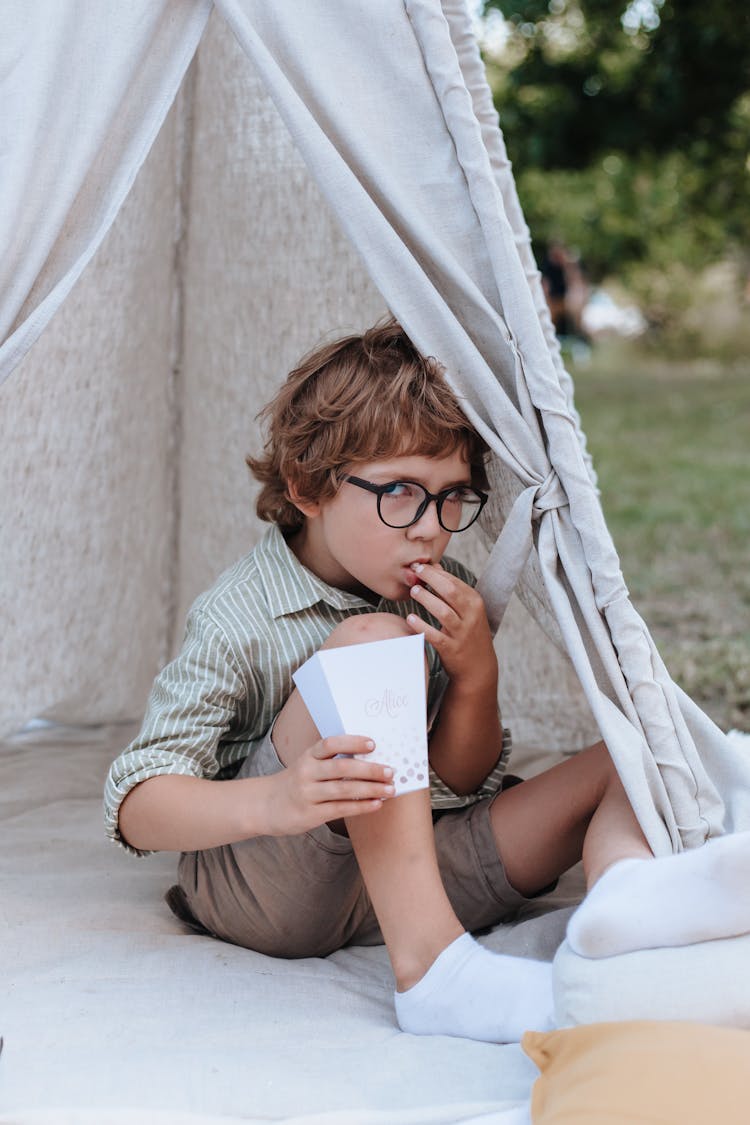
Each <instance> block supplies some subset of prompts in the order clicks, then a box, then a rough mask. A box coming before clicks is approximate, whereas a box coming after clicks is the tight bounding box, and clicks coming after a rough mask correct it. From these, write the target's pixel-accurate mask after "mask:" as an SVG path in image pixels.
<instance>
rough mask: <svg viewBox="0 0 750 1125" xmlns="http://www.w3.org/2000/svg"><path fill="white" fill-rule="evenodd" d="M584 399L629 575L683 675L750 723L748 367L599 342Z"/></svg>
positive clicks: (728, 716) (732, 723) (733, 716)
mask: <svg viewBox="0 0 750 1125" xmlns="http://www.w3.org/2000/svg"><path fill="white" fill-rule="evenodd" d="M574 377H575V384H576V403H577V406H578V409H579V411H580V413H581V418H582V422H583V427H584V430H585V432H586V434H587V436H588V446H589V449H590V450H591V453H592V456H593V459H594V465H595V466H596V469H597V472H598V475H599V484H600V488H601V493H602V505H603V507H604V511H605V514H606V517H607V523H608V525H609V528H610V530H611V532H612V536H613V539H614V542H615V545H616V547H617V549H618V552H619V555H620V559H621V563H622V569H623V574H624V576H625V581H626V583H627V584H628V587H629V589H630V591H631V594H632V597H633V600H634V602H635V604H636V607H637V608H638V609H639V611H640V612H641V613H642V615H643V616H644V618H645V620H646V621H647V622H648V625H649V628H650V629H651V630H652V632H653V635H654V638H655V640H656V642H657V645H658V646H659V649H660V651H661V653H662V656H663V657H664V659H665V662H666V664H667V667H668V668H669V670H670V672H671V673H672V675H673V676H674V677H675V679H676V680H677V682H678V683H680V684H681V686H682V687H684V688H685V689H686V690H687V691H688V693H689V694H690V695H691V696H692V697H693V698H694V699H696V700H697V701H698V702H699V703H700V704H701V706H702V707H704V708H705V709H706V710H707V712H708V714H710V715H711V717H712V718H713V719H714V720H715V721H716V722H717V723H718V724H719V725H720V726H721V727H723V728H724V729H725V730H726V729H729V728H730V727H739V728H740V729H742V730H750V572H748V567H747V543H748V536H749V535H750V477H749V476H748V474H747V471H746V465H747V433H748V421H749V420H750V366H749V365H748V362H747V359H745V360H744V361H739V362H738V363H736V364H735V365H733V366H731V367H730V366H728V365H726V364H724V363H712V362H710V361H706V360H701V361H692V362H690V361H684V360H683V361H681V362H679V363H674V362H669V361H665V360H664V358H663V355H661V356H660V357H659V358H658V359H656V358H655V357H654V355H653V354H650V353H644V352H643V350H642V347H641V345H637V346H634V345H632V344H630V345H625V344H622V343H621V344H619V345H618V346H612V345H611V346H609V347H600V348H598V349H596V350H595V352H594V357H593V362H592V364H591V365H590V366H589V367H586V368H584V369H583V370H580V371H577V372H574Z"/></svg>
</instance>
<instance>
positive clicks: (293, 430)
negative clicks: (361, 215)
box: [246, 320, 487, 534]
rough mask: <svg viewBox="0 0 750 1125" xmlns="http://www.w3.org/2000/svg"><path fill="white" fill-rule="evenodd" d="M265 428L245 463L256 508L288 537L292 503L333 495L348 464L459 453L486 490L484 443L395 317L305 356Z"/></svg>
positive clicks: (297, 520)
mask: <svg viewBox="0 0 750 1125" xmlns="http://www.w3.org/2000/svg"><path fill="white" fill-rule="evenodd" d="M258 418H260V419H263V421H264V422H265V423H266V426H267V439H266V441H265V444H264V447H263V453H262V455H261V456H260V457H253V456H248V457H247V458H246V461H247V464H248V465H249V466H250V469H251V471H252V473H253V475H254V476H255V477H256V478H257V479H258V480H259V481H260V482H261V484H262V486H263V487H262V488H261V491H260V493H259V495H258V499H257V503H256V509H257V512H258V515H259V517H260V518H261V519H263V520H268V521H270V522H273V523H277V524H278V525H279V527H280V528H281V530H282V531H283V532H285V533H286V534H291V533H292V532H294V531H296V530H297V529H298V528H300V527H301V526H302V524H303V522H304V516H303V515H302V514H301V512H300V511H299V509H298V508H296V507H295V505H294V504H293V503H292V501H291V500H290V498H289V492H288V488H289V485H290V484H293V485H294V488H295V491H296V493H297V495H298V497H299V498H300V499H302V500H313V501H320V500H324V499H328V498H330V497H332V496H334V495H335V494H336V492H337V491H338V488H339V486H340V484H341V478H342V476H343V472H342V471H343V470H344V467H345V466H347V465H352V464H353V463H355V464H356V463H359V464H364V463H365V462H367V461H375V460H379V459H381V458H385V457H395V456H400V455H404V454H421V455H424V456H428V457H445V456H448V455H449V454H451V453H453V452H455V450H457V449H460V450H462V451H464V453H465V456H466V459H467V461H468V463H469V466H470V468H471V475H472V483H473V484H474V485H475V486H476V487H478V488H486V487H487V477H486V473H485V467H484V466H485V456H486V453H487V446H486V445H485V443H484V442H483V440H482V439H481V438H480V437H479V435H478V434H477V433H476V432H475V430H474V429H473V428H472V427H471V425H470V424H469V422H468V421H467V419H466V418H465V416H464V414H463V413H462V411H461V408H460V406H459V404H458V401H457V399H456V397H455V395H454V394H453V391H452V390H451V389H450V387H449V386H448V383H447V382H446V380H445V378H444V375H443V368H442V366H441V365H440V364H439V363H438V362H437V360H435V359H433V358H425V357H424V356H422V355H420V353H419V352H418V351H417V349H416V348H415V347H414V345H413V344H412V342H411V340H410V339H409V338H408V336H407V335H406V333H405V332H404V331H403V329H402V328H401V326H400V325H399V324H397V323H396V321H394V320H387V321H384V322H379V323H378V324H376V325H375V326H374V327H373V328H370V329H368V330H367V331H366V332H364V333H363V334H362V335H360V336H346V337H344V338H342V339H339V340H335V341H333V342H332V343H330V344H325V345H323V346H322V347H320V348H316V349H315V350H314V351H312V352H310V353H309V354H308V355H307V356H305V358H304V359H303V360H302V361H301V362H300V364H299V366H298V367H296V368H295V369H294V371H292V372H291V373H290V374H289V376H288V377H287V379H286V381H285V383H284V384H283V385H282V387H281V388H280V390H279V391H278V393H277V394H276V396H275V397H274V398H273V399H272V401H271V402H270V403H269V404H268V406H266V407H265V409H264V410H262V411H261V413H260V414H259V415H258Z"/></svg>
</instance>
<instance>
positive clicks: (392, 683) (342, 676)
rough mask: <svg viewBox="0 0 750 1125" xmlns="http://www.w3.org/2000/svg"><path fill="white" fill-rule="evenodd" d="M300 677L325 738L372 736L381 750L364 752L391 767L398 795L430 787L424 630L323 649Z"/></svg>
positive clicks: (297, 676) (299, 685) (304, 695)
mask: <svg viewBox="0 0 750 1125" xmlns="http://www.w3.org/2000/svg"><path fill="white" fill-rule="evenodd" d="M294 682H295V684H296V685H297V688H298V689H299V692H300V695H301V696H302V699H303V700H304V702H305V706H306V707H307V709H308V711H309V712H310V715H311V717H312V720H313V722H314V723H315V725H316V727H317V728H318V730H319V732H320V735H321V737H322V738H328V737H329V736H330V735H333V734H361V735H366V736H367V737H369V738H371V739H372V740H373V742H374V743H375V749H374V750H373V751H372V753H371V754H365V755H358V756H361V757H363V758H365V759H367V760H368V761H373V762H382V763H383V764H384V765H387V766H390V767H391V769H392V770H393V783H394V785H395V787H396V796H399V795H400V794H401V793H411V792H412V791H413V790H415V789H426V788H427V786H428V785H429V776H428V766H427V696H426V691H425V664H424V637H423V636H422V635H421V634H415V636H413V637H397V638H394V639H393V640H387V641H371V642H369V643H368V644H362V645H347V646H346V647H345V648H328V649H322V650H321V651H320V652H316V653H315V655H314V656H311V657H310V659H309V660H308V661H306V662H305V663H304V664H303V665H302V667H301V668H298V669H297V671H296V672H295V673H294Z"/></svg>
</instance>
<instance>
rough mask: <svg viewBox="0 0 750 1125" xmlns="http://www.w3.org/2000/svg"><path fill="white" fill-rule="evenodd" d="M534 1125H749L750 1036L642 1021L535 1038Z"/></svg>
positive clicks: (531, 1047)
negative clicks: (711, 1124)
mask: <svg viewBox="0 0 750 1125" xmlns="http://www.w3.org/2000/svg"><path fill="white" fill-rule="evenodd" d="M521 1045H522V1047H523V1049H524V1051H525V1052H526V1054H527V1055H528V1056H529V1057H530V1058H531V1059H532V1060H533V1061H534V1062H535V1063H536V1065H537V1066H538V1067H539V1069H540V1070H541V1072H542V1073H541V1076H540V1077H539V1078H538V1079H537V1081H536V1082H535V1084H534V1088H533V1090H532V1094H531V1120H532V1122H533V1125H583V1123H584V1122H590V1123H591V1125H625V1123H626V1122H627V1123H631V1122H632V1123H633V1125H636V1123H637V1125H708V1123H710V1122H717V1123H718V1122H720V1123H721V1125H747V1121H748V1106H749V1105H750V1031H738V1030H737V1029H735V1028H727V1027H709V1026H707V1025H705V1024H698V1023H679V1022H671V1021H661V1020H650V1021H649V1020H637V1021H627V1022H623V1023H598V1024H589V1025H588V1026H582V1027H573V1028H567V1029H564V1030H562V1031H549V1032H539V1031H527V1032H526V1034H525V1035H524V1037H523V1040H522V1044H521Z"/></svg>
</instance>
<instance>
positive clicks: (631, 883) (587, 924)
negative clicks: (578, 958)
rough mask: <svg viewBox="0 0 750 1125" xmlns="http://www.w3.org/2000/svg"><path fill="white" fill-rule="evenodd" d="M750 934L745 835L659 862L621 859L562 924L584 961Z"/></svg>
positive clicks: (749, 835)
mask: <svg viewBox="0 0 750 1125" xmlns="http://www.w3.org/2000/svg"><path fill="white" fill-rule="evenodd" d="M748 932H750V832H742V833H738V834H737V835H731V836H720V837H717V838H716V839H713V840H709V842H708V843H707V844H704V845H703V847H700V848H691V849H690V851H686V852H679V853H677V854H676V855H670V856H664V857H663V858H661V859H624V860H621V862H620V863H616V864H614V866H612V867H610V868H609V870H608V871H605V873H604V874H603V875H602V877H601V879H599V881H598V882H597V883H595V884H594V886H593V887H592V888H591V890H590V891H589V893H588V895H587V896H586V898H585V899H584V900H583V902H582V903H581V905H580V907H579V908H578V910H576V912H575V914H573V916H572V917H571V919H570V921H569V923H568V934H567V937H568V944H569V945H570V947H571V949H572V950H573V951H574V952H575V953H580V954H581V955H582V956H584V957H611V956H614V955H615V954H617V953H631V952H633V950H636V949H659V948H661V947H663V946H669V945H692V944H693V943H694V942H700V941H712V940H714V939H715V938H725V937H732V936H733V935H735V934H744V933H748Z"/></svg>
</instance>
